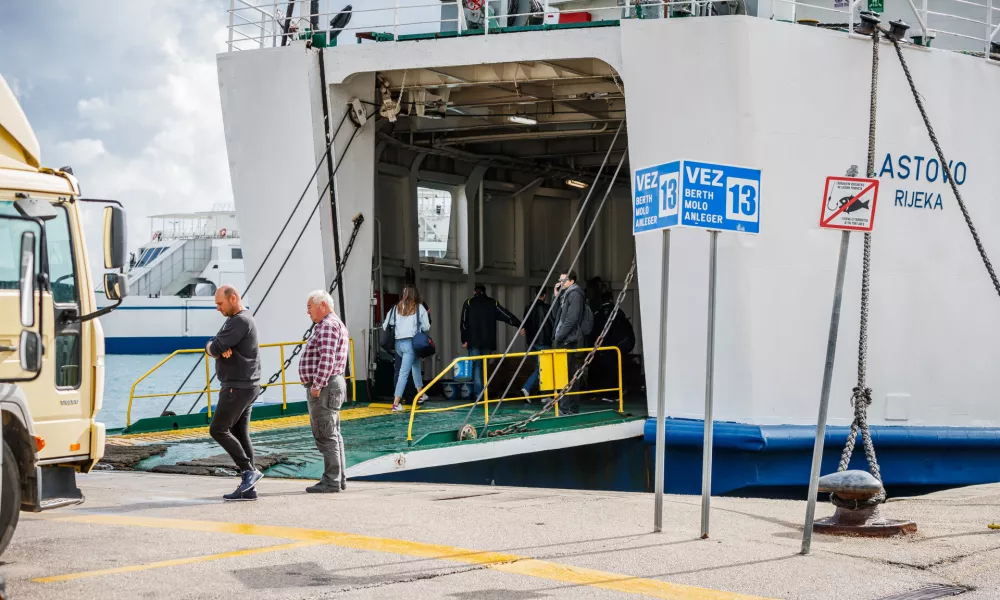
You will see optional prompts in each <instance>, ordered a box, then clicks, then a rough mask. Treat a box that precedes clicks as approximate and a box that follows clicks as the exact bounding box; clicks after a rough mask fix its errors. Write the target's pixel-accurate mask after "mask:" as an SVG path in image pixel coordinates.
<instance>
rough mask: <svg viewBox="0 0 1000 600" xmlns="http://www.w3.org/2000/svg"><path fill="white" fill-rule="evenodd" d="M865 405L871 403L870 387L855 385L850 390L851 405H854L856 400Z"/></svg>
mask: <svg viewBox="0 0 1000 600" xmlns="http://www.w3.org/2000/svg"><path fill="white" fill-rule="evenodd" d="M859 400H860V401H861V403H862V404H864V405H865V406H871V405H872V389H871V388H870V387H864V388H863V387H861V386H857V387H855V388H854V389H853V390H851V406H856V405H857V403H858V401H859Z"/></svg>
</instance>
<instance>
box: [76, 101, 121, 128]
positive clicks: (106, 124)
mask: <svg viewBox="0 0 1000 600" xmlns="http://www.w3.org/2000/svg"><path fill="white" fill-rule="evenodd" d="M76 110H77V112H78V113H80V118H81V119H83V121H84V123H86V124H88V125H89V126H90V127H91V128H93V129H94V130H95V131H109V130H111V129H112V128H113V127H114V125H113V120H114V114H113V113H112V112H111V106H109V105H108V102H107V101H106V100H105V99H104V98H81V99H80V100H78V101H77V103H76Z"/></svg>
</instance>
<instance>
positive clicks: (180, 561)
mask: <svg viewBox="0 0 1000 600" xmlns="http://www.w3.org/2000/svg"><path fill="white" fill-rule="evenodd" d="M318 544H320V542H295V543H292V544H281V545H279V546H263V547H261V548H247V549H246V550H235V551H233V552H223V553H222V554H209V555H206V556H191V557H188V558H175V559H172V560H161V561H158V562H151V563H146V564H142V565H131V566H128V567H116V568H114V569H99V570H97V571H83V572H80V573H67V574H66V575H54V576H52V577H38V578H36V579H32V581H34V582H37V583H56V582H59V581H70V580H73V579H84V578H86V577H100V576H101V575H114V574H117V573H134V572H136V571H148V570H150V569H160V568H163V567H176V566H178V565H189V564H192V563H200V562H208V561H211V560H221V559H224V558H234V557H236V556H249V555H251V554H262V553H264V552H278V551H281V550H291V549H293V548H304V547H305V546H316V545H318Z"/></svg>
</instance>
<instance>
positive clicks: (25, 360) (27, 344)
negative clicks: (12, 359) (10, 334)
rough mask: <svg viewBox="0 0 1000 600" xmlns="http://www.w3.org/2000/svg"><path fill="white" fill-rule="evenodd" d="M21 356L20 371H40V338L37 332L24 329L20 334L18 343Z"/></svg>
mask: <svg viewBox="0 0 1000 600" xmlns="http://www.w3.org/2000/svg"><path fill="white" fill-rule="evenodd" d="M19 346H20V350H21V352H20V354H21V369H23V370H25V371H27V372H29V373H37V372H39V371H41V370H42V337H41V336H40V335H38V332H37V331H31V330H29V329H25V330H23V331H22V332H21V340H20V343H19Z"/></svg>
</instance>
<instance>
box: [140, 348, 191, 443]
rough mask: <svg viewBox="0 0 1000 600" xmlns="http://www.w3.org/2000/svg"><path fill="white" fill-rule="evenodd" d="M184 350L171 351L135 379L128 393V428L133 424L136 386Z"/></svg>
mask: <svg viewBox="0 0 1000 600" xmlns="http://www.w3.org/2000/svg"><path fill="white" fill-rule="evenodd" d="M183 352H185V351H184V350H174V351H173V352H171V353H170V354H168V355H167V356H166V358H164V359H163V360H161V361H160V362H158V363H156V365H155V366H153V368H152V369H150V370H148V371H146V372H145V373H144V374H143V376H142V377H140V378H139V379H136V380H135V382H134V383H133V384H132V389H131V390H129V393H128V410H127V411H126V412H125V427H126V428H128V427H130V426H131V425H132V400H133V398H135V388H136V386H137V385H139V384H140V383H142V380H143V379H145V378H147V377H149V376H150V375H151V374H152V373H153V371H155V370H157V369H159V368H160V367H162V366H163V363H165V362H167V361H168V360H170V359H171V358H173V357H175V356H177V355H178V354H180V353H183ZM163 395H164V396H171V395H172V394H163Z"/></svg>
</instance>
